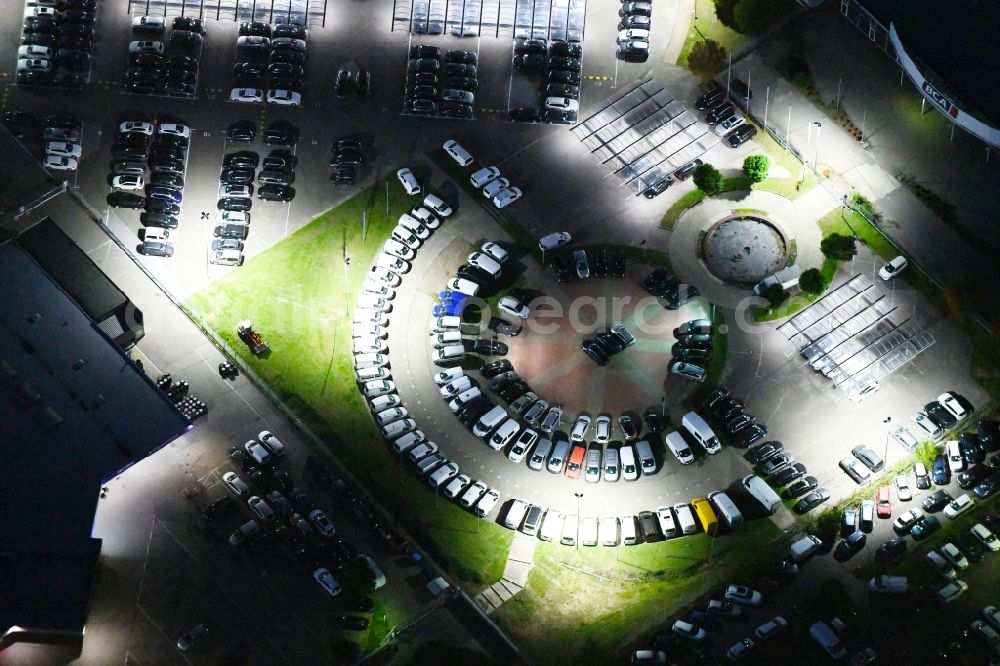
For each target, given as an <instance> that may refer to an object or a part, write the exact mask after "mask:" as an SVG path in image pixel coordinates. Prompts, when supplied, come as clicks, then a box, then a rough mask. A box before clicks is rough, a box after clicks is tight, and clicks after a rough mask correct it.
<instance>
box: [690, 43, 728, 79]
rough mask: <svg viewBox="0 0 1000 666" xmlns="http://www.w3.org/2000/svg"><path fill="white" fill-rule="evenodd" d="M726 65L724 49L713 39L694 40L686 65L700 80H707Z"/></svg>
mask: <svg viewBox="0 0 1000 666" xmlns="http://www.w3.org/2000/svg"><path fill="white" fill-rule="evenodd" d="M725 66H726V49H724V48H722V46H721V45H720V44H719V43H718V42H717V41H715V40H714V39H706V40H705V41H703V42H695V45H694V46H692V47H691V53H689V54H688V67H689V68H690V69H691V71H692V72H693V73H694V74H695V75H696V76H697V77H698V78H700V79H701V80H702V81H708V80H710V79H711V78H712V77H713V76H715V74H716V72H718V71H719V70H721V69H722V68H723V67H725Z"/></svg>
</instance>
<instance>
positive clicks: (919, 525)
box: [910, 516, 941, 541]
mask: <svg viewBox="0 0 1000 666" xmlns="http://www.w3.org/2000/svg"><path fill="white" fill-rule="evenodd" d="M940 527H941V521H940V520H938V519H937V518H935V517H934V516H924V517H923V518H921V519H920V520H918V521H917V522H916V523H914V524H913V527H911V528H910V536H911V537H913V539H914V540H915V541H923V540H924V539H926V538H927V537H929V536H930V535H932V534H934V533H935V532H937V531H938V529H939V528H940Z"/></svg>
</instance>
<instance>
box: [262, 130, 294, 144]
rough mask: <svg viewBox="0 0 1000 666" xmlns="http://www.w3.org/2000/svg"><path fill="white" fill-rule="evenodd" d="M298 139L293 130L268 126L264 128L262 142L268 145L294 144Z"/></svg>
mask: <svg viewBox="0 0 1000 666" xmlns="http://www.w3.org/2000/svg"><path fill="white" fill-rule="evenodd" d="M298 140H299V138H298V136H296V134H295V132H293V131H292V130H287V129H279V128H277V127H268V128H267V129H266V130H264V143H265V144H267V145H269V146H287V147H291V146H294V145H295V143H296V142H297V141H298Z"/></svg>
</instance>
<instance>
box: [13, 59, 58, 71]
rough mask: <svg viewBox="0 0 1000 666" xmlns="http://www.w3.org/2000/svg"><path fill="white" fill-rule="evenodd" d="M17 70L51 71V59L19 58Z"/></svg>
mask: <svg viewBox="0 0 1000 666" xmlns="http://www.w3.org/2000/svg"><path fill="white" fill-rule="evenodd" d="M17 71H19V72H51V71H52V61H51V60H49V59H48V58H21V59H19V60H18V61H17Z"/></svg>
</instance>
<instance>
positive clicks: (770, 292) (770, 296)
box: [760, 282, 788, 307]
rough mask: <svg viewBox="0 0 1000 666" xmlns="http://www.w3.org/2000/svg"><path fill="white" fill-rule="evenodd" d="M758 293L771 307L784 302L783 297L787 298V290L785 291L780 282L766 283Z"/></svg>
mask: <svg viewBox="0 0 1000 666" xmlns="http://www.w3.org/2000/svg"><path fill="white" fill-rule="evenodd" d="M760 295H761V296H762V297H763V298H766V299H767V300H768V302H769V303H770V304H771V307H774V306H776V305H780V304H781V303H784V302H785V299H787V298H788V292H787V291H785V288H784V287H782V286H781V283H780V282H775V283H774V284H769V285H767V286H766V287H765V288H764V291H762V292H760Z"/></svg>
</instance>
